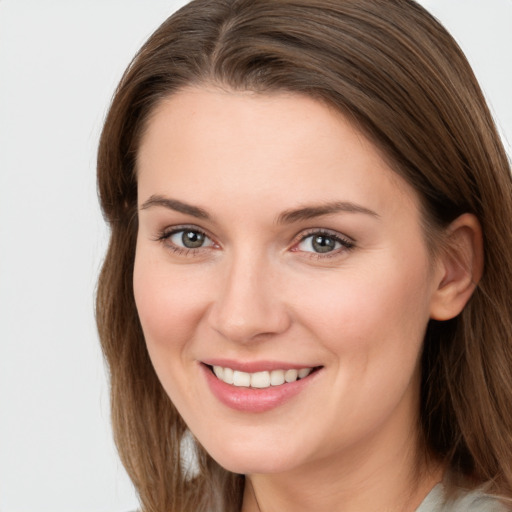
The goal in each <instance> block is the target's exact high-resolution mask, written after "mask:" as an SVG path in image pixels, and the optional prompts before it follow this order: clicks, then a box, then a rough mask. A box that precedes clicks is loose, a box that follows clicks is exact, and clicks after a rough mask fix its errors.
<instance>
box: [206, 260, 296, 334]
mask: <svg viewBox="0 0 512 512" xmlns="http://www.w3.org/2000/svg"><path fill="white" fill-rule="evenodd" d="M220 281H221V282H220V286H219V287H218V290H217V291H216V296H215V300H214V301H213V303H212V304H211V307H210V310H209V314H208V321H209V325H210V327H211V328H213V329H214V330H215V331H217V332H218V333H219V334H221V336H223V337H224V338H226V339H229V340H231V341H235V342H238V343H247V342H250V341H256V340H262V339H268V338H269V337H271V336H275V335H278V334H282V333H284V332H285V331H286V330H287V329H288V328H289V326H290V324H291V317H290V314H289V311H288V309H287V307H286V304H285V301H284V300H283V298H282V286H280V284H281V281H282V276H281V275H280V274H279V272H278V269H275V268H272V265H271V264H270V263H269V262H266V261H264V258H258V257H254V256H247V255H246V256H245V257H244V256H243V255H240V256H239V257H238V258H233V260H232V261H231V262H230V264H228V265H226V267H225V269H224V272H223V273H222V279H221V280H220Z"/></svg>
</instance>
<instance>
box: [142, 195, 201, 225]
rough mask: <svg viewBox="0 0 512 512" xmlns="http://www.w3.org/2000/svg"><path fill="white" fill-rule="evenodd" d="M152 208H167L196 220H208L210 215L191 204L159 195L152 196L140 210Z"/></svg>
mask: <svg viewBox="0 0 512 512" xmlns="http://www.w3.org/2000/svg"><path fill="white" fill-rule="evenodd" d="M153 206H162V207H163V208H168V209H169V210H174V211H176V212H180V213H184V214H186V215H191V216H192V217H197V218H198V219H204V220H210V215H208V213H207V212H206V210H203V209H202V208H199V207H197V206H192V205H191V204H187V203H184V202H182V201H178V200H177V199H171V198H169V197H164V196H160V195H152V196H151V197H150V198H149V199H148V200H147V201H145V202H144V203H143V204H142V205H141V207H140V210H147V209H148V208H152V207H153Z"/></svg>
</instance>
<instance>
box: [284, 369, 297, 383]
mask: <svg viewBox="0 0 512 512" xmlns="http://www.w3.org/2000/svg"><path fill="white" fill-rule="evenodd" d="M298 376H299V372H298V371H297V370H286V373H285V374H284V380H285V381H286V382H295V381H296V380H297V377H298Z"/></svg>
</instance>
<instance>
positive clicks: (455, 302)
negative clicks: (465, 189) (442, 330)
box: [430, 213, 484, 320]
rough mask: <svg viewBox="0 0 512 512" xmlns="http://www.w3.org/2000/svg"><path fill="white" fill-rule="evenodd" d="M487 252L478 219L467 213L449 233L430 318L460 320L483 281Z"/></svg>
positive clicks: (450, 228)
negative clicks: (481, 280)
mask: <svg viewBox="0 0 512 512" xmlns="http://www.w3.org/2000/svg"><path fill="white" fill-rule="evenodd" d="M483 265H484V251H483V239H482V228H481V227H480V223H479V221H478V219H477V218H476V217H475V216H474V215H472V214H470V213H465V214H463V215H461V216H460V217H457V219H455V220H454V221H453V222H452V223H451V224H450V225H449V226H448V228H447V229H446V233H445V235H444V242H443V247H442V248H441V251H440V254H439V255H438V260H437V266H436V268H437V272H436V279H437V288H436V290H435V291H434V294H433V296H432V300H431V303H430V317H431V318H432V319H434V320H449V319H451V318H454V317H455V316H457V315H458V314H459V313H460V312H461V311H462V310H463V309H464V306H465V305H466V303H467V302H468V300H469V299H470V297H471V295H472V293H473V291H474V290H475V288H476V285H477V283H478V281H480V278H481V277H482V272H483Z"/></svg>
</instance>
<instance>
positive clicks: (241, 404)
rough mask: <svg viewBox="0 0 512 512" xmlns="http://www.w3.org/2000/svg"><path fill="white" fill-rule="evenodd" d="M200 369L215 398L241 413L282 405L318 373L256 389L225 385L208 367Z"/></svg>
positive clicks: (309, 382)
mask: <svg viewBox="0 0 512 512" xmlns="http://www.w3.org/2000/svg"><path fill="white" fill-rule="evenodd" d="M201 369H202V371H203V373H204V375H205V377H206V381H207V383H208V386H209V387H210V390H211V391H212V393H213V394H214V395H215V397H216V398H217V399H218V400H219V401H220V402H222V403H223V404H224V405H227V406H228V407H230V408H231V409H235V410H237V411H243V412H265V411H270V410H271V409H275V408H276V407H279V406H281V405H283V404H284V403H286V402H288V401H289V400H291V399H292V398H293V397H294V396H296V395H298V394H299V393H300V392H301V391H303V390H304V389H305V388H307V386H308V385H309V384H311V383H312V382H313V380H315V377H316V375H317V374H318V373H319V371H315V372H314V373H312V374H310V375H308V376H307V377H305V378H303V379H299V380H296V381H295V382H289V383H286V384H281V385H280V386H270V387H268V388H264V389H258V388H246V387H238V386H233V385H231V384H226V383H225V382H223V381H222V380H220V379H218V378H217V377H216V376H215V375H214V374H213V373H212V371H211V369H210V368H209V367H208V366H206V365H204V364H201Z"/></svg>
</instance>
